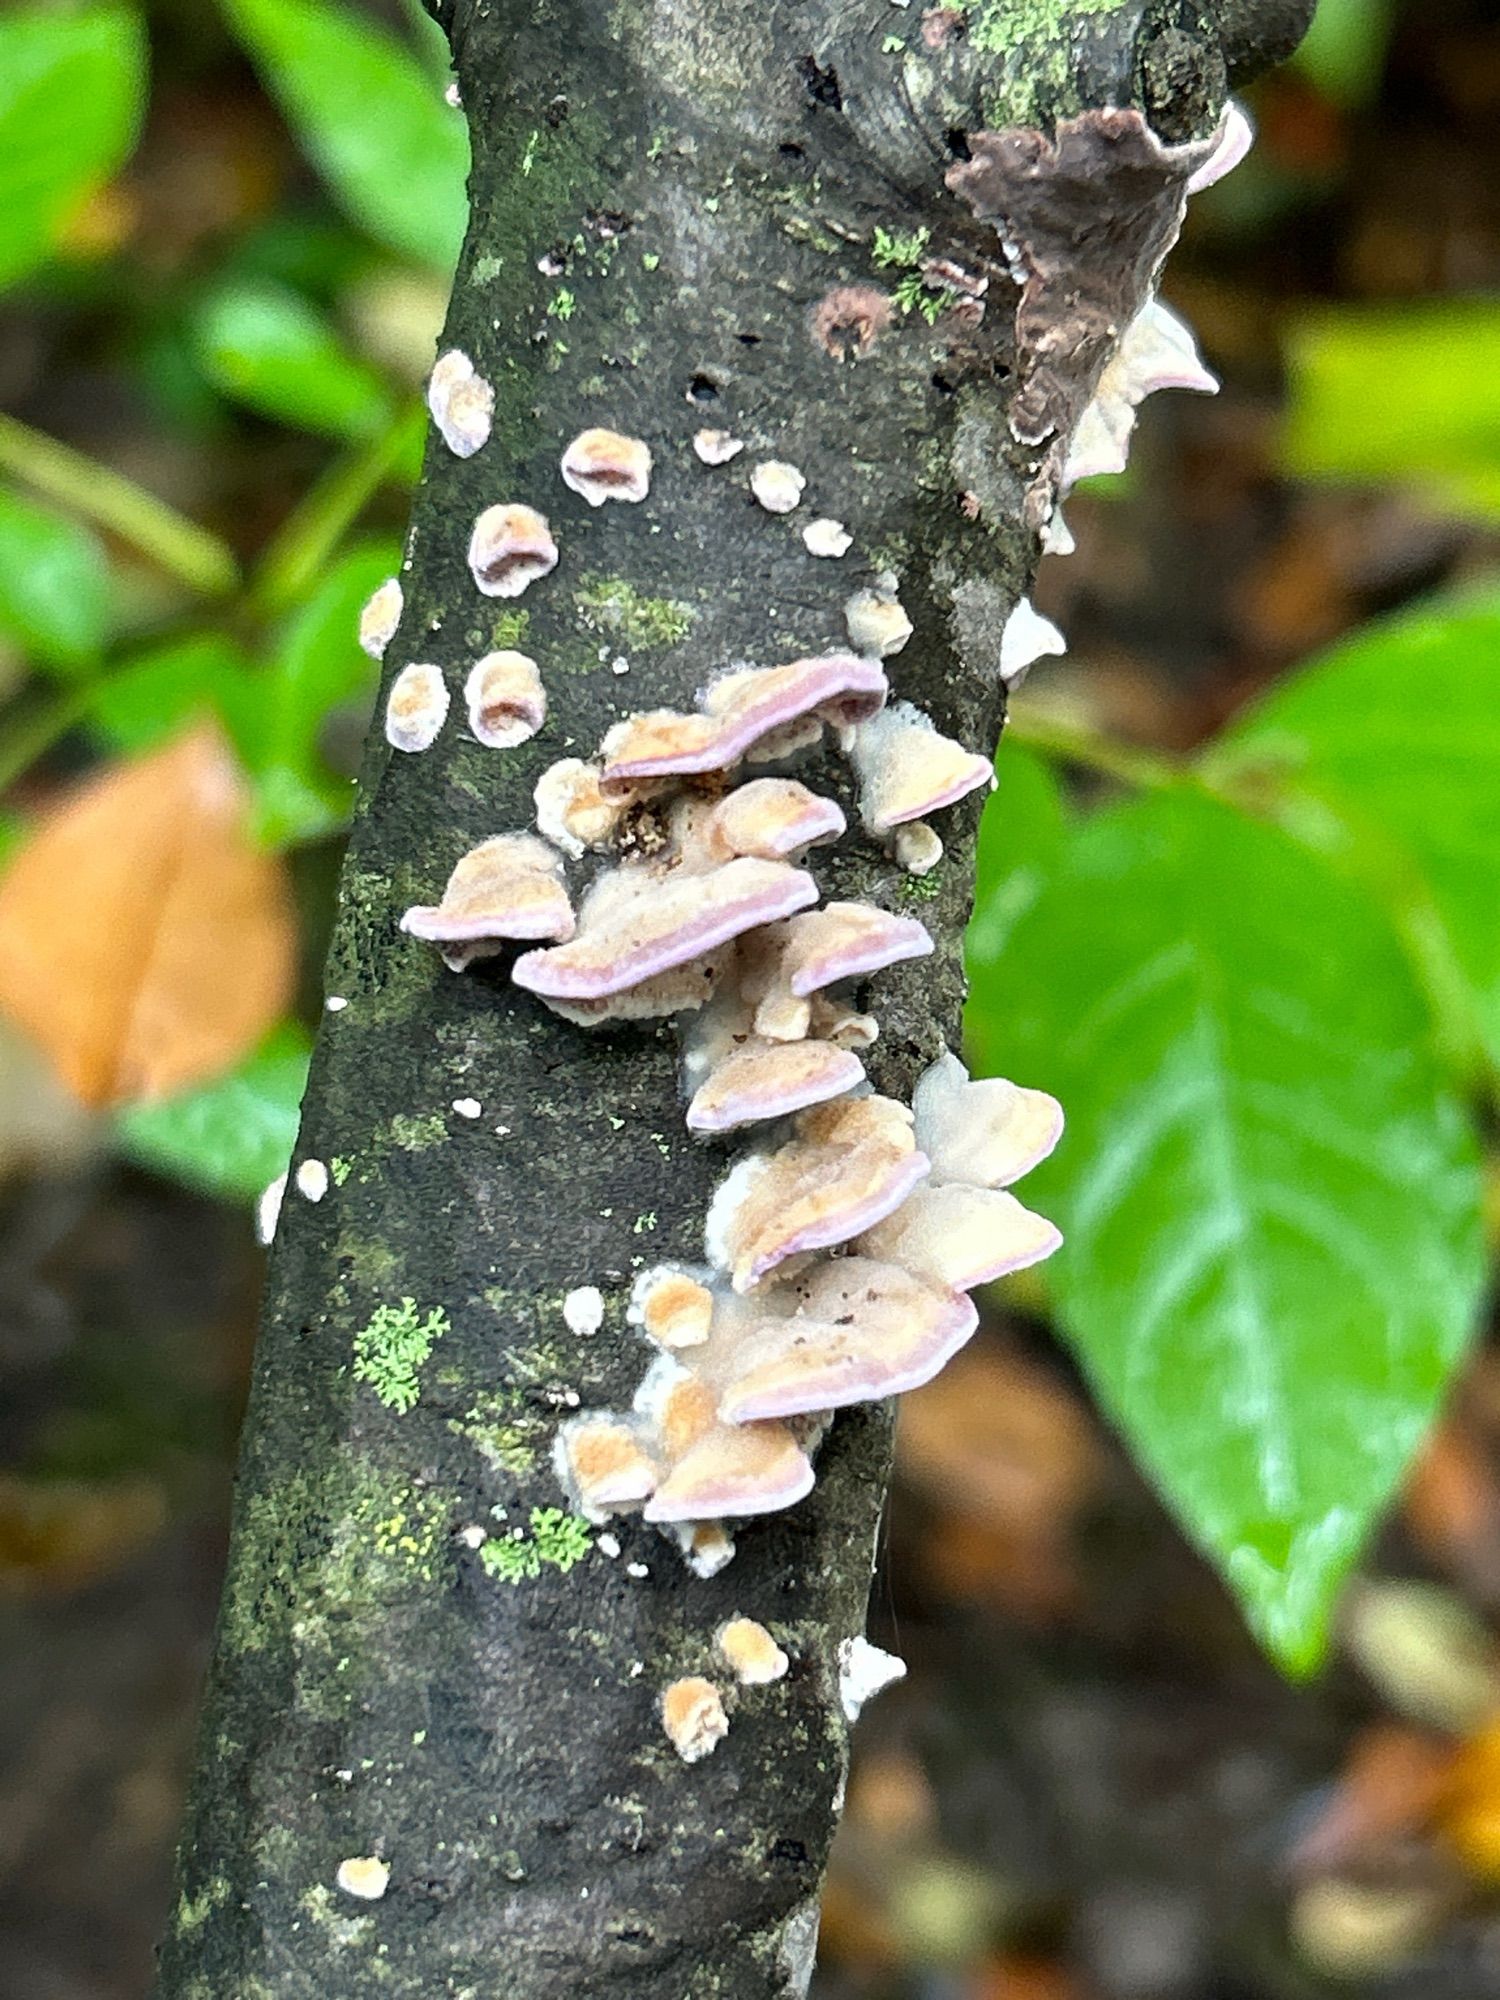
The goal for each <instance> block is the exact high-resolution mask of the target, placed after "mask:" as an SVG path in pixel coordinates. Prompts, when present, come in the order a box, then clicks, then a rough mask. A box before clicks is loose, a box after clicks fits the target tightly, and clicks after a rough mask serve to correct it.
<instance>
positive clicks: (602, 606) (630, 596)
mask: <svg viewBox="0 0 1500 2000" xmlns="http://www.w3.org/2000/svg"><path fill="white" fill-rule="evenodd" d="M576 601H577V605H578V610H579V615H580V616H581V617H582V619H583V621H584V623H585V624H586V625H589V626H591V627H592V628H593V630H594V631H596V632H603V633H607V634H608V636H609V637H610V638H612V639H617V640H618V641H619V642H620V644H621V645H622V646H625V647H627V648H629V647H635V648H637V649H640V650H644V649H645V648H647V647H649V646H677V645H680V644H681V643H682V641H683V640H684V639H685V638H686V637H687V635H688V633H689V632H690V631H691V630H692V625H693V617H694V612H693V607H692V606H691V605H690V604H683V603H680V602H679V601H678V599H676V598H675V597H646V596H644V595H643V594H642V593H641V592H640V591H638V590H637V589H636V587H635V585H634V584H632V583H627V582H626V581H625V580H624V579H623V578H622V577H609V578H601V577H589V578H588V579H587V580H586V581H585V582H584V583H583V584H581V585H580V587H579V590H578V596H577V600H576Z"/></svg>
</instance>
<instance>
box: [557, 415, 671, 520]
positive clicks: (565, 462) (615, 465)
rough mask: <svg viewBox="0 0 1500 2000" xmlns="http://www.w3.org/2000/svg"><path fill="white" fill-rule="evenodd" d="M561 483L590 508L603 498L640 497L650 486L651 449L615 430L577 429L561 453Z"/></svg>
mask: <svg viewBox="0 0 1500 2000" xmlns="http://www.w3.org/2000/svg"><path fill="white" fill-rule="evenodd" d="M562 476H563V484H564V485H565V486H567V487H569V488H570V489H571V490H572V491H573V492H574V493H581V494H582V496H583V498H584V499H585V500H587V502H588V503H589V505H590V506H591V507H602V506H603V505H604V503H605V501H606V500H635V501H638V500H644V499H645V497H646V495H647V493H648V492H649V491H650V489H651V452H650V449H649V447H648V446H647V445H646V444H645V443H644V442H643V440H642V439H640V438H633V437H622V436H621V434H620V432H619V431H606V430H587V431H580V432H579V434H578V436H577V437H576V438H574V440H573V442H572V443H571V444H570V445H569V446H568V448H567V450H566V451H565V452H564V453H563V456H562Z"/></svg>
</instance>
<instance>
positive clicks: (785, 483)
mask: <svg viewBox="0 0 1500 2000" xmlns="http://www.w3.org/2000/svg"><path fill="white" fill-rule="evenodd" d="M806 487H807V480H806V478H805V477H804V475H803V474H802V473H800V472H799V471H798V470H797V468H796V466H795V465H788V464H787V463H786V461H785V459H781V458H768V459H765V460H763V461H762V463H761V464H759V465H757V466H756V467H755V469H754V471H753V472H752V473H751V474H750V491H751V492H752V493H753V494H754V495H755V497H756V499H757V500H758V501H759V502H760V504H761V506H762V507H764V508H765V510H766V512H767V513H768V514H790V513H791V511H792V509H793V508H794V507H796V506H798V505H799V503H800V502H801V499H802V495H803V493H804V491H805V490H806Z"/></svg>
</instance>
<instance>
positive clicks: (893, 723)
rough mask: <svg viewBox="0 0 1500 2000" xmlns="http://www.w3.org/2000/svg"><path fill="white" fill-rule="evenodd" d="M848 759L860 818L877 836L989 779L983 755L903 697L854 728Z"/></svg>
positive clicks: (991, 776)
mask: <svg viewBox="0 0 1500 2000" xmlns="http://www.w3.org/2000/svg"><path fill="white" fill-rule="evenodd" d="M849 761H850V763H851V764H852V765H853V766H854V770H855V773H856V775H857V776H858V778H859V810H860V817H861V818H862V819H863V821H864V823H865V826H866V827H867V829H868V830H869V831H870V832H871V833H873V834H877V835H879V834H886V833H890V832H892V831H893V830H894V829H895V828H896V827H898V826H902V825H905V824H906V822H907V821H909V820H918V819H925V818H926V816H927V814H928V813H931V812H938V811H940V810H941V809H942V808H943V807H944V806H951V805H954V804H956V803H957V802H958V800H959V799H961V798H965V797H967V795H968V794H969V793H970V792H973V791H977V790H978V789H979V787H980V786H981V785H992V784H993V783H994V782H995V771H994V766H993V765H992V764H991V763H990V760H989V758H988V757H981V756H980V754H979V752H978V751H977V750H966V749H965V748H964V746H963V745H962V744H961V743H956V742H955V741H954V740H953V738H952V737H951V736H944V735H943V734H942V732H941V730H939V729H938V727H937V725H936V724H935V723H934V722H933V721H932V720H931V718H930V717H929V716H926V715H924V714H923V713H922V711H921V709H919V708H914V707H913V706H912V704H911V703H910V702H909V701H898V702H895V703H893V704H892V706H891V707H890V708H888V709H884V710H882V712H881V713H880V714H879V715H875V716H872V717H871V718H870V720H869V721H868V722H862V723H861V724H860V725H859V727H858V728H857V729H856V730H855V731H854V735H853V740H852V742H851V744H850V746H849Z"/></svg>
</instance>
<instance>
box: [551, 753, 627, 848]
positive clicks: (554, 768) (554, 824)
mask: <svg viewBox="0 0 1500 2000" xmlns="http://www.w3.org/2000/svg"><path fill="white" fill-rule="evenodd" d="M600 778H601V772H600V768H599V766H598V765H597V764H586V763H585V762H584V761H583V759H582V758H581V757H564V758H562V759H560V761H559V762H557V763H556V764H549V765H548V767H547V769H546V770H545V771H543V773H542V775H541V776H540V777H539V778H538V779H537V781H536V790H535V791H534V792H533V793H532V798H533V799H534V801H535V803H536V826H537V832H538V833H540V834H541V836H542V838H543V839H544V840H550V841H551V843H552V845H553V846H554V847H556V848H558V849H559V850H560V851H561V852H562V853H564V854H566V855H568V856H570V857H571V858H572V859H573V860H575V861H576V860H577V859H578V857H579V856H580V855H581V854H582V853H583V852H584V851H585V849H586V848H590V847H607V846H608V845H609V843H610V840H611V838H612V837H613V835H614V832H615V829H616V827H618V825H619V824H620V821H621V820H622V819H623V818H624V816H625V813H626V812H627V811H628V810H629V807H630V803H631V797H630V793H629V792H627V791H615V792H605V791H604V789H603V788H602V785H601V783H600Z"/></svg>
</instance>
